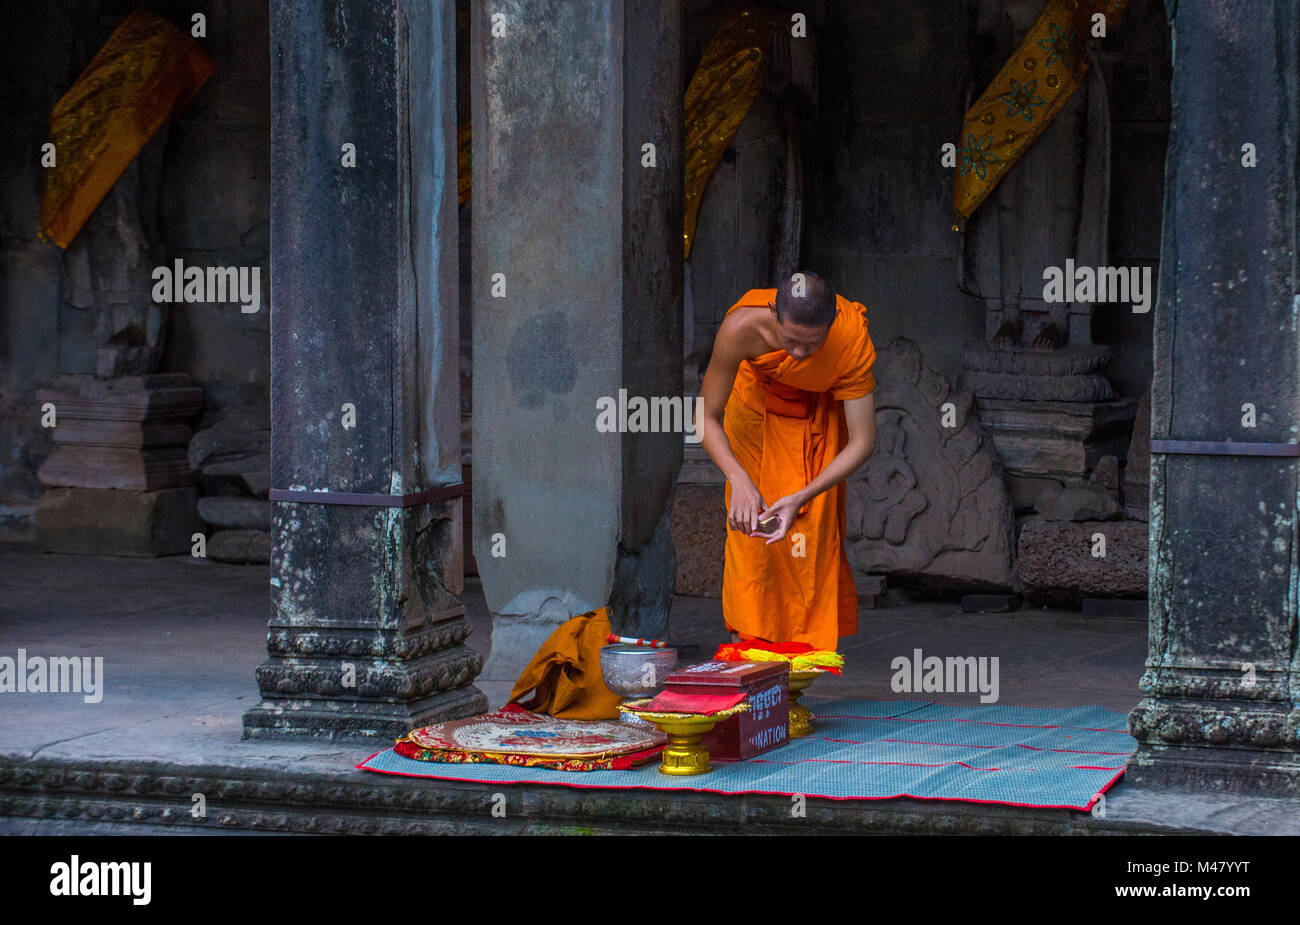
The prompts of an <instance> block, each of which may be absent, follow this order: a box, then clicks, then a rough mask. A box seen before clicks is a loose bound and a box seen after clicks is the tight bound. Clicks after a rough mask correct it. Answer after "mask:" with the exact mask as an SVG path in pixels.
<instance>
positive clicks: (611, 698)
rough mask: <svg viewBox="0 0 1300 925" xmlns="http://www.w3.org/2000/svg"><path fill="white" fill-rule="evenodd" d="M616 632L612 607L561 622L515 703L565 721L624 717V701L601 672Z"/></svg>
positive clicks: (522, 680)
mask: <svg viewBox="0 0 1300 925" xmlns="http://www.w3.org/2000/svg"><path fill="white" fill-rule="evenodd" d="M610 632H611V627H610V625H609V608H608V607H601V608H600V609H599V610H592V611H589V612H587V613H583V614H579V615H578V616H576V617H573V618H572V619H570V620H567V621H565V622H564V623H561V624H560V625H559V626H558V627H556V629H555V632H553V633H551V635H550V636H549V637H547V639H546V642H544V643H542V646H541V648H540V649H538V650H537V654H536V655H534V656H533V660H532V661H531V662H529V663H528V665H527V666H525V668H524V671H523V673H522V674H521V675H520V676H519V680H518V681H516V682H515V687H514V690H512V691H511V692H510V701H509V702H510V703H519V704H520V705H521V706H522V707H524V708H525V709H528V710H532V711H533V712H534V713H547V714H550V715H551V716H558V717H560V718H561V719H618V718H619V716H620V713H619V710H618V708H619V705H620V704H621V703H622V702H623V698H622V697H620V696H619V695H618V694H616V693H614V692H613V691H612V690H610V689H609V687H608V686H607V685H606V684H605V678H604V676H603V675H602V674H601V671H600V650H601V649H602V648H603V647H604V646H605V637H606V636H608V635H609V634H610ZM530 691H532V692H533V696H532V698H531V699H530V700H528V701H527V702H525V701H524V699H523V698H524V697H527V696H528V694H529V692H530Z"/></svg>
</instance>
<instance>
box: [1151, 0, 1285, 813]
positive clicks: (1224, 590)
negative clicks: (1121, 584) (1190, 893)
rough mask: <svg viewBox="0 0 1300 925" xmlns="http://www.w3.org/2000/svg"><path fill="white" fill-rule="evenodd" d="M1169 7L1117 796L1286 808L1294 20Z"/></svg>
mask: <svg viewBox="0 0 1300 925" xmlns="http://www.w3.org/2000/svg"><path fill="white" fill-rule="evenodd" d="M1167 7H1168V9H1169V12H1170V16H1171V22H1172V27H1173V64H1174V79H1173V124H1172V131H1171V135H1170V139H1169V154H1168V164H1167V169H1166V178H1167V180H1166V187H1165V211H1164V237H1163V242H1162V246H1161V253H1160V298H1159V302H1158V304H1157V308H1156V316H1155V325H1156V327H1155V377H1154V382H1153V385H1152V392H1151V412H1152V413H1151V422H1152V423H1151V436H1152V456H1151V540H1150V542H1151V557H1152V568H1151V585H1150V601H1151V629H1150V654H1149V656H1148V659H1147V670H1146V673H1145V674H1144V675H1143V677H1142V684H1141V687H1142V691H1143V693H1144V694H1145V695H1146V696H1145V697H1144V699H1143V700H1142V702H1141V704H1140V705H1139V706H1138V707H1137V709H1136V710H1134V711H1133V713H1132V715H1131V716H1130V718H1129V728H1130V731H1131V732H1132V733H1133V735H1134V736H1136V737H1137V738H1138V740H1139V742H1140V747H1139V748H1138V751H1137V753H1136V754H1135V755H1134V757H1133V758H1132V759H1131V760H1130V762H1129V777H1128V780H1129V781H1130V782H1131V783H1137V784H1145V785H1152V786H1164V785H1168V786H1178V787H1194V788H1212V789H1215V790H1229V791H1231V790H1242V791H1245V790H1257V791H1261V792H1272V793H1279V794H1290V795H1294V794H1300V709H1297V703H1298V702H1300V663H1298V662H1297V626H1296V608H1297V595H1296V583H1297V574H1298V561H1297V552H1298V550H1300V534H1298V531H1297V516H1296V515H1297V510H1296V505H1297V493H1296V492H1297V486H1298V479H1297V475H1298V474H1300V459H1297V456H1296V455H1295V454H1296V452H1297V450H1298V449H1300V447H1298V446H1297V443H1298V442H1300V375H1298V369H1300V364H1298V362H1297V361H1298V360H1300V329H1298V327H1297V317H1298V316H1300V297H1298V296H1297V294H1296V293H1297V278H1298V277H1297V268H1298V267H1300V263H1298V262H1297V254H1298V253H1300V250H1298V245H1300V241H1297V239H1296V238H1297V219H1298V218H1300V213H1298V211H1297V204H1298V202H1300V189H1298V185H1300V172H1298V168H1300V160H1298V159H1297V136H1300V100H1298V94H1300V11H1298V9H1297V4H1296V3H1295V2H1294V0H1277V2H1271V3H1256V2H1245V0H1219V2H1215V3H1200V2H1197V3H1191V2H1183V3H1177V4H1175V3H1172V2H1170V3H1168V4H1167ZM1247 145H1249V146H1250V147H1248V148H1245V149H1244V150H1243V146H1247ZM1252 161H1253V162H1254V163H1255V164H1256V166H1249V165H1250V164H1251V163H1252ZM1252 421H1253V423H1254V426H1249V425H1250V424H1251V423H1252ZM1227 441H1234V443H1235V444H1236V445H1235V446H1226V445H1225V444H1226V442H1227Z"/></svg>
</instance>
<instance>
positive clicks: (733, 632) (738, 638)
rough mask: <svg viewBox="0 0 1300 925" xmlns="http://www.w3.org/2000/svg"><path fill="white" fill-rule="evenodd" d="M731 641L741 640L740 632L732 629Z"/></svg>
mask: <svg viewBox="0 0 1300 925" xmlns="http://www.w3.org/2000/svg"><path fill="white" fill-rule="evenodd" d="M731 641H732V642H740V634H739V633H737V632H736V631H735V630H732V631H731Z"/></svg>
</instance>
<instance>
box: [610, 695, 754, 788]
mask: <svg viewBox="0 0 1300 925" xmlns="http://www.w3.org/2000/svg"><path fill="white" fill-rule="evenodd" d="M649 703H650V701H649V700H634V701H630V702H628V703H625V704H623V706H622V709H624V710H626V711H627V712H628V713H631V714H632V715H633V716H639V717H641V719H643V720H645V721H646V722H648V723H654V724H655V725H656V726H658V727H659V729H660V731H661V732H663V733H664V734H665V735H666V736H668V745H667V746H666V747H665V748H664V750H663V751H662V752H660V753H659V773H660V774H673V775H677V776H683V777H684V776H686V775H690V774H707V773H708V772H709V771H712V770H713V765H712V763H710V761H709V750H708V749H707V748H705V747H704V746H703V745H701V744H700V739H701V738H702V737H703V736H704V734H705V733H707V732H708V731H709V730H711V729H712V728H713V727H714V726H716V725H717V724H718V723H719V722H721V721H722V720H724V719H726V718H727V717H728V716H734V715H735V714H737V713H743V712H744V711H745V710H748V709H749V704H748V703H738V704H736V705H735V706H734V707H731V708H730V709H727V710H721V711H719V712H717V713H714V714H712V715H710V716H704V715H703V714H700V713H659V712H655V711H653V710H647V709H646V705H647V704H649Z"/></svg>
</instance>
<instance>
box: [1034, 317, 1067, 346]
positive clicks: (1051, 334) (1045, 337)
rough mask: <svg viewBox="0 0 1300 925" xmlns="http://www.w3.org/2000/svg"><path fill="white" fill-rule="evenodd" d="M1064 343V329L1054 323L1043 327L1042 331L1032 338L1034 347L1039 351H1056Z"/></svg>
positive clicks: (1051, 322)
mask: <svg viewBox="0 0 1300 925" xmlns="http://www.w3.org/2000/svg"><path fill="white" fill-rule="evenodd" d="M1064 343H1065V329H1064V328H1062V327H1061V326H1060V325H1059V324H1057V323H1056V322H1055V321H1049V322H1047V324H1045V325H1043V329H1042V330H1041V331H1039V332H1038V336H1037V337H1035V338H1034V346H1035V347H1037V348H1038V349H1039V350H1056V349H1058V348H1059V347H1061V346H1062V345H1063V344H1064Z"/></svg>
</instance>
